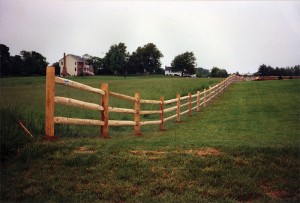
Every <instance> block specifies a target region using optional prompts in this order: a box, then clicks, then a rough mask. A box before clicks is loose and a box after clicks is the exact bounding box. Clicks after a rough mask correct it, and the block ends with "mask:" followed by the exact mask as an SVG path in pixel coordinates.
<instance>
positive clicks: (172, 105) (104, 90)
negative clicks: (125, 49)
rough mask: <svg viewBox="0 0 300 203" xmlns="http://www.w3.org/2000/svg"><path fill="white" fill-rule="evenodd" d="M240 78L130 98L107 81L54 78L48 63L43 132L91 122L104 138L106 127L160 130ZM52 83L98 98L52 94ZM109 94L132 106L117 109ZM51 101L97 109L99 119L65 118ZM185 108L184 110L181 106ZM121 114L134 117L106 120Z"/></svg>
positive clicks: (48, 134)
mask: <svg viewBox="0 0 300 203" xmlns="http://www.w3.org/2000/svg"><path fill="white" fill-rule="evenodd" d="M239 80H242V78H241V77H239V76H236V75H231V76H229V77H228V78H226V79H224V80H223V81H221V82H219V83H218V84H216V85H214V86H212V87H209V89H204V90H203V91H197V92H196V93H195V94H192V93H188V95H186V96H180V94H177V95H176V98H174V99H169V100H164V97H163V96H161V97H160V100H146V99H142V98H140V94H139V93H135V95H134V97H132V96H128V95H124V94H120V93H116V92H112V91H109V88H108V85H107V84H102V85H101V87H100V88H99V89H98V88H94V87H90V86H88V85H84V84H81V83H78V82H75V81H72V80H69V79H65V78H61V77H56V76H55V69H54V67H52V66H48V67H47V71H46V116H45V120H46V125H45V133H46V137H47V138H50V139H53V138H55V136H54V126H55V123H56V124H76V125H95V126H100V129H101V130H100V131H101V136H102V137H103V138H108V130H109V127H110V126H133V128H134V134H135V135H140V134H141V126H144V125H159V130H164V123H165V122H167V121H170V120H174V121H176V122H180V117H181V115H184V114H188V116H191V115H192V111H193V110H196V111H198V112H199V111H200V110H201V109H202V108H203V109H205V108H206V106H207V103H208V102H210V101H211V100H212V99H213V98H215V97H217V96H218V95H219V94H221V93H222V92H223V91H224V90H225V89H226V88H227V87H228V86H229V85H230V84H231V83H233V82H236V81H239ZM55 83H57V84H60V85H65V86H68V87H72V88H76V89H80V90H83V91H87V92H91V93H95V94H99V95H100V97H101V99H100V101H99V103H98V104H95V103H90V102H84V101H80V100H76V99H72V98H67V97H61V96H55V94H54V92H55ZM109 97H114V98H118V99H122V100H127V101H130V102H132V103H133V106H134V108H133V109H129V108H119V107H111V106H109ZM55 103H58V104H63V105H67V106H73V107H77V108H84V109H88V110H94V111H100V115H101V118H99V120H94V119H83V118H67V117H55V116H54V107H55ZM141 104H153V105H158V106H159V108H158V109H159V110H143V109H141ZM183 107H185V108H187V109H186V110H185V111H181V109H182V108H183ZM110 112H114V113H123V114H132V115H133V116H134V119H133V120H109V113H110ZM170 112H175V113H174V114H172V115H169V116H168V117H166V113H170ZM144 114H159V119H157V120H146V121H141V119H140V118H141V115H144Z"/></svg>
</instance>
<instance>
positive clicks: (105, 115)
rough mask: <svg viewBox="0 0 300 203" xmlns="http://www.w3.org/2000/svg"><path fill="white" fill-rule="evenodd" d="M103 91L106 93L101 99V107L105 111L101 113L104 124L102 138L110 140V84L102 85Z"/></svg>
mask: <svg viewBox="0 0 300 203" xmlns="http://www.w3.org/2000/svg"><path fill="white" fill-rule="evenodd" d="M101 90H102V91H104V92H105V94H104V95H102V98H101V106H102V107H103V111H101V120H102V122H103V123H104V125H103V126H101V137H103V138H109V136H108V84H105V83H104V84H102V85H101Z"/></svg>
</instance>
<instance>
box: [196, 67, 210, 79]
mask: <svg viewBox="0 0 300 203" xmlns="http://www.w3.org/2000/svg"><path fill="white" fill-rule="evenodd" d="M196 76H197V77H199V78H207V77H209V76H210V71H209V70H208V69H204V68H196Z"/></svg>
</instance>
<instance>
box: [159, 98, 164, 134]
mask: <svg viewBox="0 0 300 203" xmlns="http://www.w3.org/2000/svg"><path fill="white" fill-rule="evenodd" d="M160 102H161V104H160V110H161V114H160V120H161V123H160V125H159V130H164V97H163V96H161V97H160Z"/></svg>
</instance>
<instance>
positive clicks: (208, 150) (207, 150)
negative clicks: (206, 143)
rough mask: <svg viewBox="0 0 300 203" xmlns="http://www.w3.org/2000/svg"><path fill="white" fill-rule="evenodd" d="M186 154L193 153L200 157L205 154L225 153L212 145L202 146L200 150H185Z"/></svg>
mask: <svg viewBox="0 0 300 203" xmlns="http://www.w3.org/2000/svg"><path fill="white" fill-rule="evenodd" d="M185 153H186V154H191V155H194V156H199V157H205V156H220V155H223V154H224V153H223V152H221V151H220V150H218V149H216V148H212V147H208V148H202V149H198V150H187V151H185Z"/></svg>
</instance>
